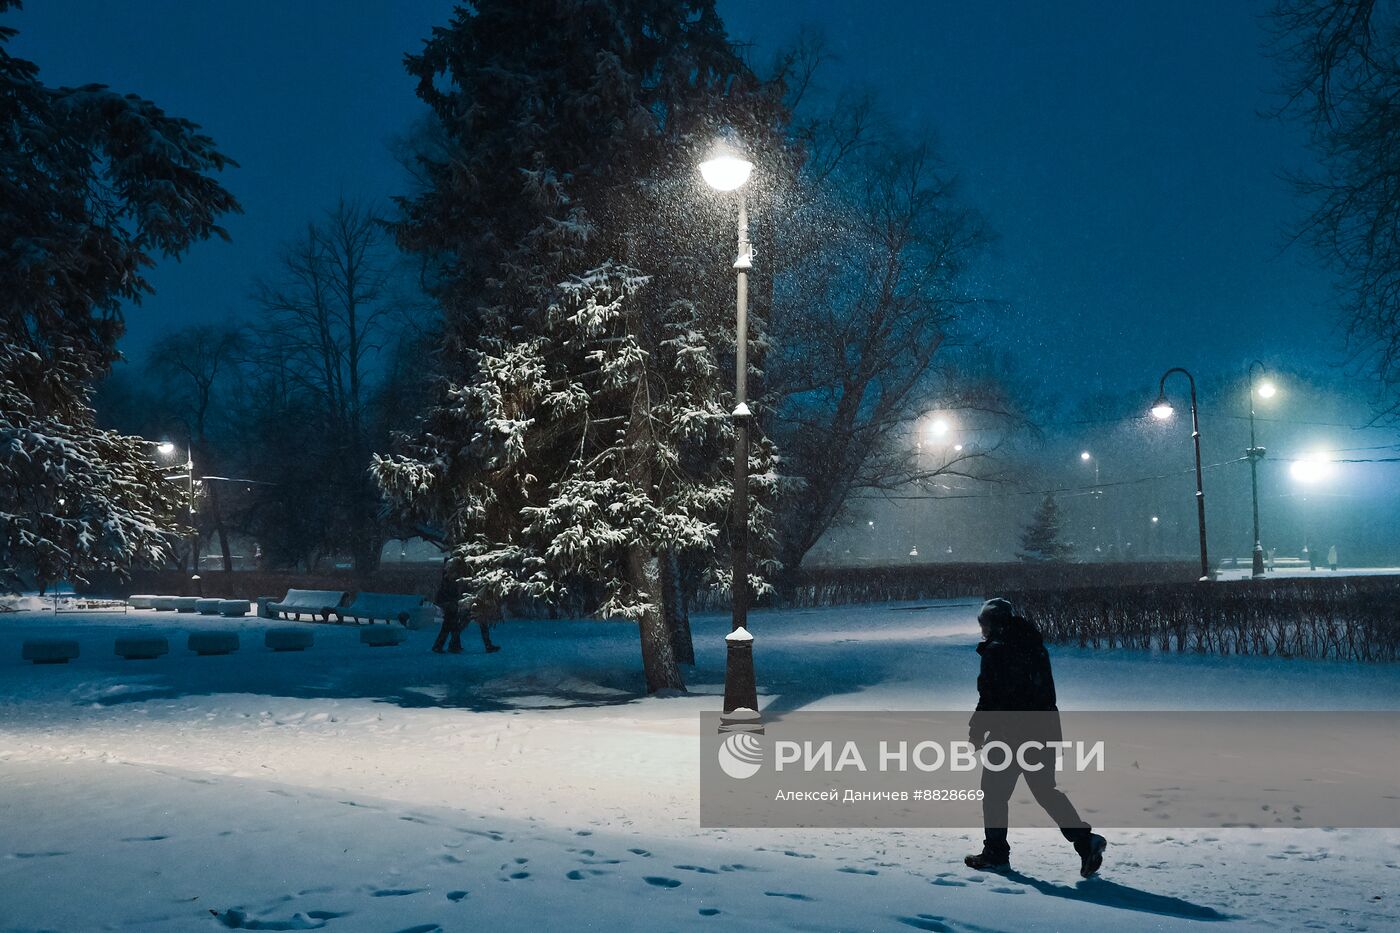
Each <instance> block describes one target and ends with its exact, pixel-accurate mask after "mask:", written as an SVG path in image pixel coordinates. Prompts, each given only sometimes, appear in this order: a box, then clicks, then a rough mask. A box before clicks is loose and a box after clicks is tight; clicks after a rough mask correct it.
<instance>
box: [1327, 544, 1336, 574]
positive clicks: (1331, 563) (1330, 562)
mask: <svg viewBox="0 0 1400 933" xmlns="http://www.w3.org/2000/svg"><path fill="white" fill-rule="evenodd" d="M1327 566H1328V567H1329V568H1331V569H1332V570H1336V569H1337V546H1336V545H1335V544H1334V545H1332V546H1331V547H1330V548H1328V549H1327Z"/></svg>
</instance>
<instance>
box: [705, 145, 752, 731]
mask: <svg viewBox="0 0 1400 933" xmlns="http://www.w3.org/2000/svg"><path fill="white" fill-rule="evenodd" d="M752 172H753V163H752V162H750V161H749V160H748V159H745V158H744V155H743V152H742V150H741V149H740V147H739V146H738V145H737V143H736V141H735V140H734V139H733V138H732V136H727V137H725V138H721V139H720V140H718V141H716V143H715V145H714V147H713V148H712V149H711V151H710V154H709V157H708V158H706V159H705V161H704V162H701V163H700V176H701V177H702V178H704V179H705V183H706V184H707V185H709V186H710V187H711V188H713V189H715V190H716V191H726V192H727V191H739V250H738V254H737V256H736V258H735V260H734V270H735V272H736V273H737V278H738V280H737V288H736V301H735V338H734V412H733V415H734V537H733V544H732V550H733V552H734V566H733V585H732V586H731V588H730V589H731V590H732V593H733V595H732V599H731V603H732V608H733V619H732V625H731V626H730V632H729V635H728V637H726V639H725V644H726V645H727V649H726V657H725V669H724V712H725V713H732V712H733V711H734V710H736V709H746V710H754V711H757V709H758V683H757V679H756V677H755V675H754V669H753V638H752V636H750V635H749V633H748V613H749V605H748V604H749V422H750V421H751V420H752V413H751V412H750V411H749V406H748V369H749V362H748V350H749V270H750V269H751V268H753V245H752V244H751V243H749V208H748V199H747V198H746V197H745V196H744V194H743V192H742V191H740V189H741V188H743V186H744V184H745V183H746V182H747V181H748V180H749V175H750V174H751V173H752Z"/></svg>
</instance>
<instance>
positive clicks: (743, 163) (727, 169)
mask: <svg viewBox="0 0 1400 933" xmlns="http://www.w3.org/2000/svg"><path fill="white" fill-rule="evenodd" d="M751 172H753V163H752V162H750V161H749V160H748V159H746V158H744V153H743V150H742V149H741V148H740V147H739V145H738V144H737V142H736V140H735V138H734V134H733V133H726V134H724V135H723V136H721V137H720V138H719V139H717V140H716V141H715V144H714V146H712V147H711V148H710V152H709V155H707V156H706V157H705V161H704V162H701V163H700V177H701V178H704V179H705V184H707V185H709V186H710V187H711V188H713V189H715V190H716V191H734V190H736V189H738V188H742V187H743V186H744V183H745V182H746V181H748V180H749V174H750V173H751Z"/></svg>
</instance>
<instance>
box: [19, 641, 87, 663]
mask: <svg viewBox="0 0 1400 933" xmlns="http://www.w3.org/2000/svg"><path fill="white" fill-rule="evenodd" d="M77 656H78V643H77V642H76V641H73V640H72V639H69V638H26V639H25V640H24V647H23V649H22V650H21V651H20V657H21V658H23V659H24V660H26V661H33V662H34V663H35V664H67V663H68V662H69V661H71V660H72V659H73V658H76V657H77Z"/></svg>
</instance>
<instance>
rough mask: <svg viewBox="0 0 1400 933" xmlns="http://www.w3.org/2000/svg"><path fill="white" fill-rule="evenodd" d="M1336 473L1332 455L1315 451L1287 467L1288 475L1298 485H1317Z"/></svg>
mask: <svg viewBox="0 0 1400 933" xmlns="http://www.w3.org/2000/svg"><path fill="white" fill-rule="evenodd" d="M1335 471H1336V464H1334V463H1333V461H1332V455H1331V454H1329V453H1328V452H1327V451H1325V450H1315V451H1313V452H1312V453H1310V454H1308V455H1307V456H1304V457H1302V458H1300V459H1298V460H1294V461H1293V463H1291V464H1290V465H1289V467H1288V473H1289V475H1290V476H1292V477H1293V478H1294V479H1296V480H1297V481H1298V482H1300V483H1318V482H1321V481H1322V480H1325V479H1327V478H1328V477H1329V476H1331V475H1332V474H1333V472H1335Z"/></svg>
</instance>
